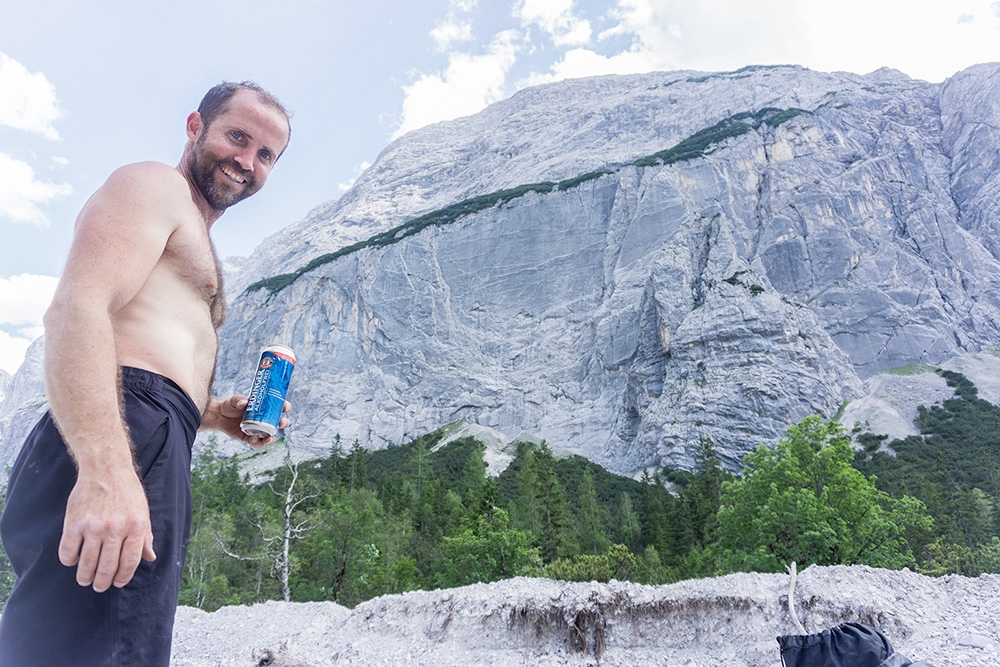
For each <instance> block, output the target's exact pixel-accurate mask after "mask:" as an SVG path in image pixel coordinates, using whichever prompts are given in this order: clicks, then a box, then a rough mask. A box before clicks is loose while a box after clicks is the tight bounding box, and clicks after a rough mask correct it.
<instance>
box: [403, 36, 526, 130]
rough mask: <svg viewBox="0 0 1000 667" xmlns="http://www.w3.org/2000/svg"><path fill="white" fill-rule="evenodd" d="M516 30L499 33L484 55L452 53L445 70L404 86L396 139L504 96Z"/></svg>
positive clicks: (426, 75) (514, 46)
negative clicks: (400, 120)
mask: <svg viewBox="0 0 1000 667" xmlns="http://www.w3.org/2000/svg"><path fill="white" fill-rule="evenodd" d="M515 38H516V34H515V33H514V32H513V31H509V30H508V31H504V32H501V33H499V34H498V35H497V36H496V37H495V38H494V39H493V42H492V43H491V44H490V47H489V50H488V51H487V52H486V53H484V54H482V55H472V54H469V53H452V54H450V55H449V56H448V68H447V69H446V70H445V71H444V73H443V74H424V75H422V76H421V77H420V78H419V79H417V80H416V81H414V82H413V83H412V84H410V85H408V86H403V93H404V98H403V112H402V114H403V119H402V122H401V123H400V125H399V128H398V129H397V130H396V132H395V133H394V134H393V137H392V138H393V139H395V138H397V137H399V136H402V135H403V134H406V133H407V132H409V131H411V130H415V129H417V128H420V127H424V126H425V125H430V124H431V123H436V122H439V121H443V120H451V119H453V118H458V117H460V116H468V115H470V114H474V113H476V112H477V111H481V110H482V109H484V108H485V107H486V106H487V105H489V104H492V103H493V102H496V101H497V100H499V99H502V97H503V95H504V83H505V81H506V79H507V72H508V71H509V70H510V68H511V66H513V64H514V60H515V57H516V52H517V45H516V44H515V43H514V40H515Z"/></svg>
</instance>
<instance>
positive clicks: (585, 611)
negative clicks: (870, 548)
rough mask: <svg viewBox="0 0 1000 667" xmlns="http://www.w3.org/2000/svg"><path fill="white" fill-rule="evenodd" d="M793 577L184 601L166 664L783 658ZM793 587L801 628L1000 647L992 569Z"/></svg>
mask: <svg viewBox="0 0 1000 667" xmlns="http://www.w3.org/2000/svg"><path fill="white" fill-rule="evenodd" d="M789 581H790V577H789V576H788V575H778V574H733V575H728V576H725V577H719V578H717V579H702V580H692V581H684V582H680V583H676V584H671V585H668V586H655V587H653V586H641V585H638V584H631V583H625V582H614V581H613V582H611V583H608V584H598V583H567V582H556V581H551V580H547V579H523V578H521V579H511V580H507V581H501V582H495V583H492V584H476V585H473V586H467V587H464V588H457V589H450V590H440V591H415V592H411V593H404V594H402V595H388V596H384V597H381V598H376V599H374V600H370V601H368V602H365V603H362V604H360V605H358V606H357V607H355V608H354V609H353V610H349V609H347V608H345V607H341V606H339V605H336V604H334V603H332V602H324V603H281V602H267V603H264V604H259V605H254V606H252V607H224V608H222V609H219V610H218V611H215V612H212V613H206V612H204V611H201V610H199V609H194V608H190V607H188V608H183V607H182V608H181V609H179V610H178V616H177V625H176V627H175V630H174V654H173V658H172V660H171V665H173V666H174V667H198V666H202V665H205V666H208V665H213V666H221V667H229V666H234V667H235V666H246V667H249V665H251V664H254V662H253V661H252V659H251V656H252V654H253V652H254V651H255V650H260V649H265V648H266V649H270V650H271V651H272V652H273V653H274V654H276V655H278V656H281V658H282V659H283V660H284V662H282V663H280V664H282V665H284V666H285V667H290V666H293V665H294V666H297V667H305V666H306V665H311V666H312V667H327V666H333V665H355V666H357V667H374V666H375V665H410V666H412V667H425V666H426V667H466V666H467V665H483V666H486V665H490V666H493V667H508V666H510V667H521V666H535V665H537V666H549V665H553V666H554V665H579V666H584V665H587V666H596V665H602V666H604V667H615V666H621V667H633V666H634V665H661V666H664V667H667V666H669V667H680V666H682V665H684V666H689V667H694V666H697V667H778V666H779V665H780V664H781V661H780V657H779V655H780V654H779V651H778V644H777V642H776V641H775V639H776V637H777V636H779V635H791V634H797V630H796V629H795V625H794V622H793V620H792V618H791V615H790V614H789V607H788V592H789ZM795 601H796V613H797V616H798V618H799V620H800V621H801V623H802V625H803V626H804V627H805V629H806V632H809V633H817V632H821V631H823V630H825V629H827V628H831V627H834V626H836V625H839V624H840V623H844V622H848V621H854V622H860V623H864V624H866V625H869V626H871V627H874V628H877V629H879V630H881V631H882V632H883V633H884V634H885V635H886V636H887V637H888V639H889V640H890V642H891V643H892V646H893V648H894V649H895V650H896V651H897V652H899V653H901V654H903V655H905V656H906V657H908V658H910V659H911V660H914V661H915V660H924V661H927V662H930V663H932V664H934V665H937V667H944V666H946V665H963V666H964V667H987V666H990V667H992V666H993V665H996V664H997V662H998V660H1000V626H998V624H997V618H996V609H997V608H998V605H1000V577H998V576H997V575H983V576H981V577H979V578H976V579H968V578H964V577H960V576H955V575H950V576H946V577H943V578H940V579H932V578H929V577H925V576H923V575H919V574H916V573H913V572H909V571H906V570H903V571H901V572H895V571H890V570H880V569H875V568H869V567H866V566H852V567H844V566H835V567H816V566H814V567H810V568H807V569H805V570H803V571H802V572H801V573H799V577H798V582H797V585H796V589H795ZM276 664H279V663H276Z"/></svg>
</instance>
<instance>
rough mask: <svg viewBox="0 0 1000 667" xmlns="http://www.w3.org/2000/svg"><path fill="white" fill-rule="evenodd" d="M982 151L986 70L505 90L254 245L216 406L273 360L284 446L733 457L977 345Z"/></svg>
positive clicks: (993, 172) (610, 458)
mask: <svg viewBox="0 0 1000 667" xmlns="http://www.w3.org/2000/svg"><path fill="white" fill-rule="evenodd" d="M998 146H1000V65H996V64H994V65H979V66H976V67H972V68H970V69H968V70H966V71H964V72H961V73H959V74H957V75H956V76H954V77H952V78H951V79H949V80H948V81H946V82H945V83H943V84H940V85H931V84H927V83H924V82H921V81H915V80H911V79H909V78H907V77H905V76H904V75H902V74H900V73H898V72H894V71H891V70H879V71H878V72H874V73H872V74H870V75H867V76H855V75H850V74H843V73H840V74H826V73H818V72H811V71H809V70H805V69H802V68H798V67H760V68H746V69H743V70H740V71H737V72H730V73H719V74H704V73H697V72H663V73H655V74H648V75H638V76H629V77H599V78H595V79H583V80H575V81H567V82H562V83H557V84H551V85H547V86H542V87H538V88H533V89H529V90H525V91H522V92H520V93H518V94H516V95H514V96H513V97H512V98H510V99H508V100H505V101H503V102H500V103H497V104H495V105H493V106H491V107H490V108H488V109H486V110H485V111H483V112H481V113H480V114H477V115H475V116H470V117H468V118H463V119H459V120H456V121H451V122H448V123H441V124H438V125H434V126H431V127H428V128H424V129H422V130H419V131H416V132H413V133H411V134H408V135H406V136H405V137H403V138H401V139H400V140H398V141H396V142H394V143H393V144H392V145H390V146H389V147H388V148H387V149H386V150H385V151H384V152H383V154H382V155H381V156H380V157H379V159H378V160H377V161H376V163H375V164H374V165H373V166H372V167H371V168H370V169H369V170H368V171H367V172H366V173H365V174H363V175H362V177H361V178H360V179H359V180H358V182H357V184H356V185H355V187H354V188H353V189H352V190H351V191H350V192H349V193H347V194H346V195H345V196H344V197H342V198H341V199H339V200H336V201H333V202H330V203H327V204H324V205H321V206H319V207H317V208H316V209H314V210H313V211H312V212H311V213H310V215H309V216H308V217H307V218H306V219H304V220H303V221H301V222H299V223H296V224H295V225H292V226H291V227H289V228H287V229H286V230H284V231H282V232H280V233H279V234H276V235H275V236H273V237H272V238H270V239H268V240H267V241H266V242H265V243H264V244H262V246H261V247H260V248H258V249H257V250H256V251H255V253H254V255H253V256H252V257H251V258H250V260H249V261H247V262H245V263H244V264H243V265H242V266H243V267H244V268H243V269H242V270H241V271H240V272H239V273H238V274H236V275H233V276H231V277H230V280H229V289H230V292H229V300H230V304H231V307H230V315H229V320H228V322H227V323H226V325H225V327H224V328H223V329H222V331H221V341H222V350H221V353H220V356H219V365H218V371H217V380H216V382H217V386H216V390H217V391H218V392H220V393H221V392H225V391H231V390H237V391H244V392H245V391H246V389H247V386H248V385H249V381H250V376H251V373H252V368H253V364H254V361H255V359H256V355H257V352H258V350H259V348H260V347H261V346H262V345H265V344H267V343H270V342H281V343H284V344H287V345H290V346H292V347H293V348H294V349H295V350H296V352H297V353H298V357H299V365H298V369H297V370H296V374H295V377H294V378H293V381H292V384H293V389H292V399H293V400H294V402H295V403H296V408H297V409H296V419H295V426H294V427H293V428H292V429H290V430H289V432H288V434H287V436H288V438H289V441H290V443H291V444H292V445H293V446H295V447H297V448H302V449H307V450H312V451H315V452H316V453H322V452H325V451H327V448H328V447H329V445H330V443H331V441H332V439H333V437H334V435H335V434H340V435H341V437H342V438H343V439H345V440H347V441H348V442H350V441H352V440H353V439H354V438H358V439H359V440H360V441H361V442H362V443H365V444H367V445H368V446H370V447H383V446H387V445H390V444H394V443H398V442H401V441H404V440H407V439H409V438H412V437H414V436H416V435H419V434H421V433H424V432H427V431H429V430H433V429H434V428H437V427H438V426H440V425H442V424H445V423H448V422H452V421H456V420H465V421H469V422H474V423H477V424H480V425H482V426H485V427H490V428H492V429H495V430H497V431H500V432H502V433H505V434H507V435H508V436H511V437H513V436H515V435H517V434H518V433H520V432H522V431H525V432H528V433H531V434H533V435H535V436H538V437H543V438H546V439H547V440H549V441H550V442H552V443H554V444H558V445H560V446H562V447H564V448H566V449H569V450H571V451H575V452H578V453H581V454H583V455H585V456H588V457H590V458H592V459H594V460H597V461H599V462H601V463H603V464H604V465H606V466H607V467H609V468H611V469H613V470H617V471H622V472H628V471H635V470H637V469H639V468H642V467H645V466H651V465H670V466H689V465H690V464H691V462H692V458H691V452H692V445H693V444H695V443H697V441H698V439H699V438H700V437H710V438H712V439H713V440H714V441H715V442H716V444H717V445H718V446H719V448H720V450H721V452H722V453H723V455H724V457H725V458H726V459H727V460H728V461H729V462H730V463H732V464H736V463H737V462H738V461H739V460H740V459H741V457H742V455H743V454H744V453H745V452H746V451H748V450H749V449H750V448H752V447H754V446H756V445H757V444H759V443H760V442H771V441H773V440H775V439H777V438H778V437H780V436H781V435H782V434H783V432H784V429H785V428H786V427H787V425H788V424H790V423H792V422H795V421H797V420H799V419H801V418H803V417H805V416H807V415H809V414H814V413H817V412H818V413H821V414H823V415H825V416H828V417H830V416H833V415H834V414H835V413H837V411H838V409H839V408H840V407H841V406H842V405H843V404H844V403H845V402H848V401H851V400H852V399H855V398H858V397H860V396H862V395H864V394H865V393H866V386H865V382H866V380H867V379H868V378H870V377H871V376H872V375H873V374H875V373H877V372H878V371H880V370H885V369H889V368H894V367H898V366H902V365H906V364H910V363H916V362H925V363H939V362H942V361H943V360H945V359H948V358H950V357H954V356H958V355H960V354H963V353H967V352H978V351H980V350H983V349H993V348H998V347H1000V292H998V290H997V288H998V287H1000V262H998V256H1000V244H998V242H997V239H998V238H1000V236H998V234H997V232H998V229H997V228H998V226H1000V215H998V214H1000V210H998V207H1000V175H998V174H1000V169H998V167H1000V152H998ZM581 176H585V178H576V177H581ZM525 185H531V186H532V187H529V188H520V189H518V188H519V186H525ZM483 195H490V196H487V197H482V196H483ZM477 197H479V199H476V198H477ZM459 203H461V204H462V205H461V206H456V204H459ZM420 216H424V217H420ZM352 244H355V245H354V246H353V247H352ZM344 248H348V250H342V249H344ZM338 251H341V252H338Z"/></svg>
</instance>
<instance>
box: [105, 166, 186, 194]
mask: <svg viewBox="0 0 1000 667" xmlns="http://www.w3.org/2000/svg"><path fill="white" fill-rule="evenodd" d="M107 185H108V186H111V187H121V188H137V187H138V188H144V189H164V188H165V189H183V190H184V191H186V190H187V181H186V180H185V179H184V177H183V176H182V175H181V174H180V172H178V171H177V170H176V169H175V168H173V167H171V166H170V165H168V164H164V163H162V162H134V163H132V164H127V165H125V166H124V167H119V168H118V169H116V170H114V171H113V172H112V173H111V175H110V176H109V177H108V182H107Z"/></svg>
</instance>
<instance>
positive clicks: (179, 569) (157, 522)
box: [0, 368, 201, 667]
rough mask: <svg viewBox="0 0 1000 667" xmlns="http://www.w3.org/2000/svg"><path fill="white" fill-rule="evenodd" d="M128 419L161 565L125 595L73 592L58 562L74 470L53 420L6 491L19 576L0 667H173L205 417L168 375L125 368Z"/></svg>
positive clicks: (145, 569) (71, 574) (31, 444)
mask: <svg viewBox="0 0 1000 667" xmlns="http://www.w3.org/2000/svg"><path fill="white" fill-rule="evenodd" d="M122 387H123V395H124V406H125V418H126V421H127V423H128V429H129V434H130V436H131V438H132V442H133V444H134V446H135V456H136V460H137V462H141V463H142V464H143V465H142V467H143V472H144V473H145V474H144V475H143V486H145V488H146V496H147V498H148V500H149V513H150V519H151V521H152V526H153V547H154V550H155V551H156V560H155V561H153V562H152V563H149V562H146V561H141V563H140V564H139V568H138V569H137V570H136V572H135V576H134V577H133V579H132V581H131V582H129V584H128V585H127V586H125V587H124V588H116V587H114V586H112V587H111V588H110V589H108V590H107V591H105V592H103V593H95V592H94V590H93V588H91V587H83V586H80V585H79V584H77V583H76V567H66V566H64V565H63V564H62V563H60V562H59V555H58V548H59V541H60V539H61V537H62V528H63V518H64V516H65V513H66V500H67V498H68V497H69V493H70V491H71V490H72V488H73V485H74V484H75V483H76V466H75V464H74V462H73V460H72V458H70V455H69V452H68V450H67V448H66V445H65V444H64V443H63V440H62V438H61V437H60V435H59V432H58V431H57V430H56V427H55V424H54V423H53V421H52V417H51V415H50V414H48V413H46V414H45V416H43V417H42V419H41V420H39V422H38V424H36V425H35V428H34V430H32V432H31V434H30V435H29V436H28V438H27V440H25V443H24V446H23V447H22V449H21V452H20V454H19V455H18V457H17V461H16V462H15V464H14V468H13V469H12V471H11V475H10V479H9V481H8V484H7V499H6V506H5V507H4V512H3V516H2V517H0V536H2V538H3V544H4V547H5V548H6V550H7V555H8V557H9V558H10V563H11V566H12V567H13V570H14V574H15V576H16V577H17V579H16V582H15V584H14V590H13V592H12V593H11V596H10V599H9V600H8V601H7V605H6V607H4V610H3V615H2V616H0V667H15V666H16V667H24V666H25V665H32V666H33V667H67V666H69V665H85V666H86V667H105V666H107V667H132V666H135V667H140V666H141V667H155V666H158V665H162V666H163V667H167V665H169V663H170V641H171V636H172V634H173V626H174V612H175V611H176V608H177V595H178V592H179V590H180V583H181V576H182V575H183V571H184V558H185V555H186V552H187V542H188V532H189V530H190V528H191V445H192V443H193V442H194V437H195V431H197V429H198V426H199V424H200V420H201V415H200V412H199V410H198V408H197V407H196V406H195V404H194V402H193V401H192V400H191V398H190V397H189V396H188V395H187V394H186V393H185V392H184V391H183V390H182V389H181V388H180V387H178V386H177V385H176V384H174V383H173V382H172V381H170V380H169V379H167V378H165V377H163V376H162V375H157V374H155V373H151V372H149V371H144V370H140V369H137V368H123V369H122Z"/></svg>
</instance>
